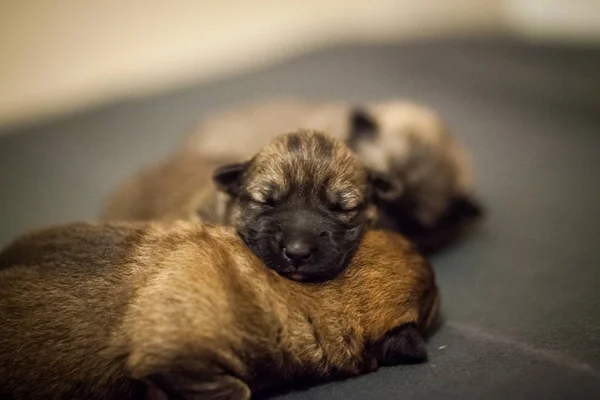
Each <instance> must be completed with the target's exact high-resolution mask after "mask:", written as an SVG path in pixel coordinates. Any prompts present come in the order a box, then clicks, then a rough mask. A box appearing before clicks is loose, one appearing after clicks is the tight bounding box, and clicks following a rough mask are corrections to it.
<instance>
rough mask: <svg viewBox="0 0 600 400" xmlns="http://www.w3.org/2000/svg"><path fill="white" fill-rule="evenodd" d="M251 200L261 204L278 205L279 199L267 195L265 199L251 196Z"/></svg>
mask: <svg viewBox="0 0 600 400" xmlns="http://www.w3.org/2000/svg"><path fill="white" fill-rule="evenodd" d="M250 201H251V202H253V203H254V204H259V205H261V206H268V207H275V206H276V205H277V201H276V200H275V198H273V197H265V198H264V200H263V199H257V198H254V197H250Z"/></svg>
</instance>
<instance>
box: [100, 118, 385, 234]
mask: <svg viewBox="0 0 600 400" xmlns="http://www.w3.org/2000/svg"><path fill="white" fill-rule="evenodd" d="M291 135H293V136H295V137H296V136H298V135H299V137H300V141H299V143H298V147H299V148H298V150H297V152H294V153H293V154H292V153H291V152H290V151H289V149H288V145H289V140H290V135H278V136H277V137H275V138H273V139H272V140H270V141H269V143H267V145H266V146H265V147H264V148H262V149H260V151H259V152H258V153H257V154H256V155H255V156H254V157H252V160H251V163H250V166H249V169H248V171H247V172H246V174H245V176H246V178H245V180H244V185H245V190H246V191H247V192H248V193H250V195H251V196H252V198H253V199H254V200H256V201H258V202H263V201H264V200H265V198H266V196H283V195H285V193H286V192H287V191H289V190H290V189H291V187H292V186H293V187H304V186H306V187H312V188H321V187H326V188H327V192H328V197H329V200H330V201H331V202H338V203H340V204H341V205H342V206H343V207H346V208H349V209H350V208H354V207H356V206H357V205H358V204H359V203H361V202H368V201H369V199H368V198H367V195H368V183H367V171H366V169H365V167H364V166H363V164H362V163H361V162H360V160H359V159H358V157H357V156H356V155H355V154H354V153H353V152H351V151H350V150H349V149H348V148H347V147H346V146H345V145H344V144H343V143H342V142H340V141H338V140H336V139H334V138H331V137H329V136H328V135H325V134H323V133H320V132H315V131H302V130H300V131H294V132H293V133H292V134H291ZM324 144H325V145H326V146H324ZM323 147H331V155H330V157H329V156H328V157H320V152H322V151H323ZM223 164H226V162H225V161H224V159H221V160H220V161H213V160H212V159H210V158H207V157H204V156H202V155H199V154H195V153H193V152H192V153H186V154H181V155H179V156H176V157H173V158H170V159H169V160H167V161H166V162H164V163H162V164H159V165H156V166H153V167H150V168H148V169H147V170H144V171H142V172H141V173H139V174H137V175H136V176H134V177H133V178H131V179H130V180H129V181H127V182H126V183H125V184H124V185H122V186H121V187H120V188H118V190H117V191H116V192H115V195H114V196H113V197H112V198H111V199H110V201H109V204H108V206H107V207H106V209H105V210H104V212H103V213H102V219H106V220H138V221H139V220H142V221H143V220H168V221H170V220H176V219H184V220H190V221H197V220H199V219H202V220H205V221H208V222H216V223H221V224H229V225H236V223H237V220H238V218H239V217H240V209H239V199H237V198H231V197H230V196H228V195H226V194H225V193H222V192H220V191H219V190H218V189H217V188H216V187H215V185H214V183H213V181H212V179H211V178H212V174H213V172H214V170H215V168H216V167H217V166H219V165H223ZM273 187H276V188H277V190H276V192H274V191H273V190H272V188H273ZM366 212H367V214H368V216H367V220H368V221H372V220H373V219H374V216H375V208H374V207H373V206H371V207H368V208H367V210H366ZM350 216H352V215H350Z"/></svg>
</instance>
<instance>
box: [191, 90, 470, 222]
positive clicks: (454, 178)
mask: <svg viewBox="0 0 600 400" xmlns="http://www.w3.org/2000/svg"><path fill="white" fill-rule="evenodd" d="M355 108H356V107H354V106H352V105H351V104H347V103H343V102H338V103H336V102H318V101H308V100H299V99H291V98H275V99H271V100H265V101H263V102H256V103H251V104H248V105H245V106H240V107H237V108H232V109H229V110H225V111H222V112H220V113H217V114H215V115H213V116H212V117H210V118H206V119H204V120H203V121H202V122H201V124H200V126H199V128H198V129H197V131H196V132H195V133H193V134H192V135H190V136H189V137H188V138H187V139H186V140H185V141H184V143H183V144H182V146H181V148H180V153H181V154H186V153H192V154H201V155H204V156H211V157H229V158H238V159H243V158H246V157H249V156H250V155H251V154H254V153H255V152H257V151H258V150H259V149H260V148H261V147H262V146H264V145H265V144H266V143H267V142H268V141H269V140H271V138H273V137H275V136H277V135H279V134H280V133H281V132H287V131H290V130H293V129H298V128H303V129H314V130H320V131H324V132H327V133H328V134H330V135H331V136H333V137H335V138H337V139H340V140H342V141H347V140H349V138H350V135H351V134H352V129H353V127H352V126H351V116H350V115H351V113H352V111H353V110H354V109H355ZM359 108H360V109H361V110H363V111H364V113H365V114H366V115H367V116H368V117H369V118H372V120H373V121H374V122H375V123H376V124H377V134H376V135H373V136H370V137H367V138H364V139H362V140H360V141H359V143H357V146H356V147H355V148H353V149H354V150H355V151H356V153H357V154H358V155H359V157H360V159H361V160H362V161H363V162H364V163H365V165H366V166H367V167H368V168H370V169H373V170H375V171H379V172H382V173H385V174H388V175H391V180H392V181H393V182H394V183H395V186H396V187H397V189H398V190H399V191H403V192H404V193H405V194H406V195H408V196H410V197H411V198H412V199H414V201H415V202H416V206H415V209H414V211H413V212H414V214H415V217H416V218H418V219H419V221H420V222H422V223H423V224H427V225H432V224H434V223H435V221H437V220H438V219H439V218H441V217H442V215H443V214H444V212H445V211H447V209H448V207H450V205H451V202H452V199H453V198H455V197H462V196H470V195H471V194H472V191H473V189H472V186H473V184H472V176H471V175H472V171H471V162H470V159H469V155H468V154H467V152H466V151H465V150H464V149H463V148H462V146H461V145H460V144H459V143H458V142H457V141H456V139H455V138H454V137H453V136H452V135H451V134H450V132H449V130H448V127H447V124H446V122H445V121H444V120H443V119H442V118H441V116H440V115H439V114H438V113H437V112H436V111H434V110H433V109H431V108H429V107H426V106H423V105H420V104H415V103H413V102H409V101H405V100H387V101H381V102H375V103H370V104H366V105H364V106H360V107H359Z"/></svg>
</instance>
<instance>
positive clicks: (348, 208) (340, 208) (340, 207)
mask: <svg viewBox="0 0 600 400" xmlns="http://www.w3.org/2000/svg"><path fill="white" fill-rule="evenodd" d="M359 208H360V203H359V204H356V205H355V204H352V205H349V204H341V203H332V204H330V205H329V210H330V211H333V212H342V213H350V212H353V211H356V210H358V209H359Z"/></svg>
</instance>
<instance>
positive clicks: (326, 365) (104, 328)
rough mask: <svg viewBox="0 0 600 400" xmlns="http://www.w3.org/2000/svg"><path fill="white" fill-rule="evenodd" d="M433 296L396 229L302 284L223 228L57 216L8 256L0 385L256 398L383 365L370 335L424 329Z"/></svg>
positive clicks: (2, 281)
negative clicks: (409, 326) (406, 327)
mask: <svg viewBox="0 0 600 400" xmlns="http://www.w3.org/2000/svg"><path fill="white" fill-rule="evenodd" d="M438 302H439V300H438V297H437V289H436V286H435V281H434V275H433V272H432V270H431V268H430V267H429V265H428V264H427V263H426V262H425V261H424V260H423V259H422V258H421V257H420V256H419V255H418V254H417V253H415V252H414V250H413V249H412V247H411V245H410V244H409V243H408V242H407V241H406V240H404V239H403V238H402V237H400V236H398V235H396V234H393V233H389V232H382V231H372V232H368V233H367V234H366V235H365V237H364V239H363V242H362V244H361V246H360V249H359V251H358V252H357V253H356V255H355V257H354V258H353V260H352V263H351V265H350V266H349V267H348V269H347V270H345V271H344V272H343V273H342V275H340V276H339V277H338V278H337V279H335V280H332V281H328V282H326V283H320V284H300V283H297V282H294V281H290V280H287V279H285V278H282V277H281V276H279V275H277V274H276V273H275V272H273V271H271V270H269V269H267V268H265V267H264V265H262V263H261V262H260V261H259V260H258V259H257V258H256V257H255V256H254V255H253V254H252V253H251V252H250V251H249V250H248V249H247V248H246V247H245V245H244V244H243V243H242V242H241V240H240V239H239V238H238V237H237V235H236V234H235V233H234V232H233V231H232V230H231V229H229V228H224V227H216V226H210V225H202V224H199V223H185V222H177V223H172V224H170V223H153V224H145V223H138V224H72V225H67V226H64V227H58V228H52V229H48V230H44V231H41V232H37V233H33V234H30V235H26V236H24V237H22V238H21V239H19V240H17V241H16V242H15V243H13V244H12V245H11V246H9V247H8V248H7V249H5V250H4V252H2V253H1V254H0V317H1V320H2V324H0V354H1V357H2V358H1V360H2V362H1V363H0V397H1V395H2V394H4V393H11V394H12V395H13V397H12V398H13V399H15V400H18V399H30V398H48V399H51V398H57V399H58V398H82V399H83V398H85V399H90V400H92V399H110V398H115V399H116V398H119V399H127V398H132V397H133V396H135V395H141V394H143V392H144V386H143V385H140V383H139V382H140V381H145V380H151V381H153V382H154V383H158V385H159V386H161V384H163V385H165V382H168V383H169V384H170V385H174V386H175V387H178V388H181V387H183V388H185V389H186V390H191V391H193V392H194V393H195V394H196V395H197V396H199V397H197V398H205V397H206V398H209V396H214V397H210V398H231V399H248V398H249V397H250V393H251V392H255V391H258V390H261V389H264V388H266V387H269V386H272V385H274V384H279V383H282V382H285V381H289V380H294V379H297V378H300V377H305V376H306V377H317V378H323V377H329V376H332V375H357V374H360V373H364V372H369V371H371V370H373V369H376V368H377V360H376V359H375V358H374V356H373V355H372V354H371V353H370V352H369V351H368V345H369V344H370V343H373V342H376V341H377V340H380V339H381V338H382V337H383V336H384V335H385V334H386V333H387V332H389V331H390V330H392V329H394V328H396V327H398V326H401V325H403V324H406V323H416V324H418V326H419V328H420V329H421V330H425V329H426V328H427V326H428V324H430V323H431V319H432V317H433V316H434V314H435V313H436V312H437V307H438ZM166 386H168V385H166ZM163 389H164V386H163Z"/></svg>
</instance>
